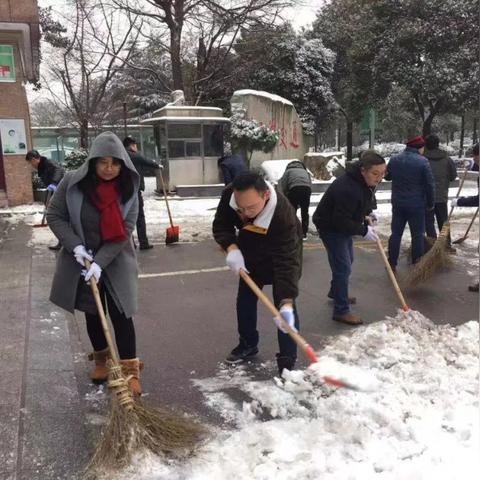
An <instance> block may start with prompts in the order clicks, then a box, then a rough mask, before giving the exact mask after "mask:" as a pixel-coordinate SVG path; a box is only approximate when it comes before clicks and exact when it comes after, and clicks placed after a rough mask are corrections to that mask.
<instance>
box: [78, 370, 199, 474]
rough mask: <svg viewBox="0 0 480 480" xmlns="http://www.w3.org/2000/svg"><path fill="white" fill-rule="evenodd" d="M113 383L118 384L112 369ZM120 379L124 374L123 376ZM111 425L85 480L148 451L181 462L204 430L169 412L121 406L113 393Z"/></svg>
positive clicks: (106, 430) (117, 467)
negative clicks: (178, 459) (174, 458)
mask: <svg viewBox="0 0 480 480" xmlns="http://www.w3.org/2000/svg"><path fill="white" fill-rule="evenodd" d="M112 373H113V376H114V378H113V380H114V381H115V380H119V378H118V369H116V367H112V368H111V369H110V370H109V383H110V375H111V374H112ZM120 375H121V373H120ZM112 393H113V394H112V400H111V413H110V418H109V422H108V425H107V426H106V428H105V429H104V431H103V432H102V437H101V439H100V442H99V443H98V445H97V448H96V449H95V453H94V455H93V458H92V460H91V461H90V463H89V464H88V466H87V468H86V470H85V474H84V477H83V479H84V480H95V479H98V478H102V477H103V476H104V475H105V474H106V473H108V472H112V471H116V470H120V469H122V468H124V467H126V466H128V465H129V464H130V462H131V460H132V456H133V455H134V454H136V453H141V452H142V451H145V450H149V451H151V452H152V453H153V454H155V455H158V456H168V457H169V458H172V457H176V458H181V457H184V456H187V455H189V454H190V453H191V452H192V451H193V448H194V447H195V445H196V444H197V443H198V442H199V441H200V440H201V438H202V436H203V434H204V433H205V428H204V427H203V426H202V425H200V424H198V423H197V422H195V421H193V420H191V419H189V418H187V417H184V416H183V415H180V414H178V413H176V412H173V411H169V410H167V409H164V408H162V409H150V408H147V407H145V406H144V405H142V404H141V403H140V401H138V400H137V401H134V402H133V404H132V403H129V404H128V405H121V404H120V402H119V401H118V397H117V395H116V394H115V393H116V392H112Z"/></svg>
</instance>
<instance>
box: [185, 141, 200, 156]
mask: <svg viewBox="0 0 480 480" xmlns="http://www.w3.org/2000/svg"><path fill="white" fill-rule="evenodd" d="M185 146H186V150H187V155H186V156H187V157H201V156H202V147H201V144H200V142H185Z"/></svg>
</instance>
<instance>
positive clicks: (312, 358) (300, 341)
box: [240, 269, 317, 363]
mask: <svg viewBox="0 0 480 480" xmlns="http://www.w3.org/2000/svg"><path fill="white" fill-rule="evenodd" d="M240 277H241V278H242V280H243V281H244V282H245V283H246V284H247V285H248V286H249V287H250V288H251V289H252V291H253V293H255V295H256V296H257V297H258V299H259V300H260V301H261V302H262V303H263V304H264V305H265V306H266V307H267V309H268V310H270V313H271V314H272V315H273V316H274V317H277V318H279V319H280V323H281V325H282V328H283V330H284V331H285V332H286V333H287V334H288V335H289V336H290V337H291V338H292V340H293V341H294V342H295V343H296V344H297V345H298V347H299V348H301V349H302V351H303V353H304V354H305V356H306V357H307V358H308V360H309V362H310V363H315V362H317V356H316V355H315V352H314V351H313V348H312V347H311V346H310V345H309V344H308V343H307V342H306V340H305V339H304V338H303V337H302V336H301V335H300V334H299V333H298V332H296V331H295V330H293V329H292V328H290V325H288V323H287V322H285V320H283V318H282V316H281V315H280V312H279V311H278V309H277V308H276V307H275V305H274V304H273V303H272V302H271V301H270V299H269V298H268V297H267V296H266V295H265V294H264V293H263V292H262V290H260V288H258V286H257V284H256V283H255V282H254V281H253V280H252V278H251V277H250V275H249V274H248V273H247V272H246V271H245V270H242V269H241V270H240Z"/></svg>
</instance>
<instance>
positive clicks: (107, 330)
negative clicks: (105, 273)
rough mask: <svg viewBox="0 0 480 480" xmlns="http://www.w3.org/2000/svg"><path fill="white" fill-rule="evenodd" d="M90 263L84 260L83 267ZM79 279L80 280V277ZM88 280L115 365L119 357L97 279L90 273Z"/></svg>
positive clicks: (88, 266) (118, 361)
mask: <svg viewBox="0 0 480 480" xmlns="http://www.w3.org/2000/svg"><path fill="white" fill-rule="evenodd" d="M90 265H91V264H90V262H89V261H88V260H85V267H86V268H87V270H88V269H89V268H90ZM80 281H82V280H81V279H80ZM88 282H89V283H90V288H91V289H92V294H93V298H94V299H95V305H96V306H97V311H98V316H99V317H100V321H101V323H102V329H103V333H104V334H105V339H106V340H107V345H108V348H109V350H110V356H111V359H112V361H113V363H114V364H115V365H118V364H119V363H120V359H119V357H118V354H117V350H116V348H115V344H114V343H113V339H112V334H111V333H110V328H109V326H108V321H107V317H106V316H105V310H104V308H103V305H102V300H101V298H100V292H99V290H98V285H97V281H96V280H95V277H94V276H93V275H92V277H91V278H90V280H89V281H88Z"/></svg>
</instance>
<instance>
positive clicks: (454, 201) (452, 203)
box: [450, 198, 458, 208]
mask: <svg viewBox="0 0 480 480" xmlns="http://www.w3.org/2000/svg"><path fill="white" fill-rule="evenodd" d="M457 205H458V198H452V199H451V200H450V208H451V207H456V206H457Z"/></svg>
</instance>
